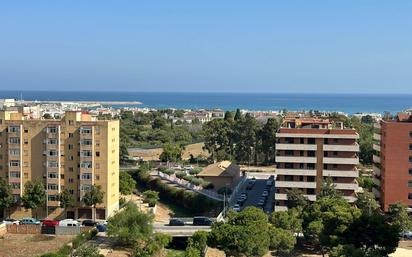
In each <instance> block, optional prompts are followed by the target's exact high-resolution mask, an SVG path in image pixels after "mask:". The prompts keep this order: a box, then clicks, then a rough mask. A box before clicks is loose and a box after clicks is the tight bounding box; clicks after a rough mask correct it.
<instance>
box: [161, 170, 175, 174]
mask: <svg viewBox="0 0 412 257" xmlns="http://www.w3.org/2000/svg"><path fill="white" fill-rule="evenodd" d="M163 173H165V174H167V175H172V174H175V170H174V169H165V170H164V171H163Z"/></svg>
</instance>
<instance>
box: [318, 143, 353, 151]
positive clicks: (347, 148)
mask: <svg viewBox="0 0 412 257" xmlns="http://www.w3.org/2000/svg"><path fill="white" fill-rule="evenodd" d="M323 150H324V151H338V152H359V145H358V144H353V145H323Z"/></svg>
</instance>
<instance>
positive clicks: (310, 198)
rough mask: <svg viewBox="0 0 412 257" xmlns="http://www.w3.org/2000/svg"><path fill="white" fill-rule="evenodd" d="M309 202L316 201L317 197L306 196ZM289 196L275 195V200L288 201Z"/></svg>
mask: <svg viewBox="0 0 412 257" xmlns="http://www.w3.org/2000/svg"><path fill="white" fill-rule="evenodd" d="M304 196H305V197H306V198H308V199H309V201H316V195H304ZM287 199H288V197H287V194H280V193H275V200H287Z"/></svg>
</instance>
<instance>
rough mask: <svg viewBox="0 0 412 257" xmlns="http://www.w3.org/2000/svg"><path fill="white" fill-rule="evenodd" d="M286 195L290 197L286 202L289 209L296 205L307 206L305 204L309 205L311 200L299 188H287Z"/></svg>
mask: <svg viewBox="0 0 412 257" xmlns="http://www.w3.org/2000/svg"><path fill="white" fill-rule="evenodd" d="M286 197H287V199H288V201H287V202H286V206H287V207H288V209H291V208H296V207H301V208H305V206H307V205H308V202H309V200H308V198H306V197H305V196H304V195H303V192H302V191H301V190H300V189H298V188H292V189H288V190H286ZM275 208H276V207H275Z"/></svg>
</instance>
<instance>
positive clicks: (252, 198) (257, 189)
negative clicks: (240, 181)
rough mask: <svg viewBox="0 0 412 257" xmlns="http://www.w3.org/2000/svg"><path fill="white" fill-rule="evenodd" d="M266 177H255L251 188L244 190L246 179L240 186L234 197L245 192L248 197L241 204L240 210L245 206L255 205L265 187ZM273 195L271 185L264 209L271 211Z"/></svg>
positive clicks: (273, 188) (273, 190)
mask: <svg viewBox="0 0 412 257" xmlns="http://www.w3.org/2000/svg"><path fill="white" fill-rule="evenodd" d="M266 181H267V180H266V179H259V178H258V179H256V183H255V185H254V187H253V188H252V189H251V190H246V186H247V185H248V181H246V182H245V183H244V185H243V186H242V188H241V189H240V190H239V191H238V193H237V195H236V199H237V198H239V196H240V194H241V193H244V192H246V193H247V194H248V198H247V200H246V202H245V203H244V204H243V206H242V210H243V209H244V208H245V207H247V206H257V204H258V201H259V198H260V197H261V196H262V193H263V190H265V189H266ZM274 197H275V187H274V186H272V187H271V188H270V192H269V197H268V199H267V202H266V205H265V206H264V211H265V212H269V213H271V212H272V211H273V199H274Z"/></svg>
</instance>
